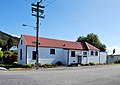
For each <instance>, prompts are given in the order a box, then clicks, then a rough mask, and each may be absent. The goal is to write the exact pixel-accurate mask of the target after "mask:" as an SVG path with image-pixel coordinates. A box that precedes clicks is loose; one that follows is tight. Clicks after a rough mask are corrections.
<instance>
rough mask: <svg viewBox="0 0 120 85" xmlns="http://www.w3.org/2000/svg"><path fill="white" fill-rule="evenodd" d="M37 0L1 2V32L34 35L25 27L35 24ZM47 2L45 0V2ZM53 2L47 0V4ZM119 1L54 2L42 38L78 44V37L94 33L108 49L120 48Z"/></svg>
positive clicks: (41, 28) (32, 31)
mask: <svg viewBox="0 0 120 85" xmlns="http://www.w3.org/2000/svg"><path fill="white" fill-rule="evenodd" d="M34 1H37V0H1V2H0V15H1V16H0V31H3V32H6V33H9V34H13V35H18V36H20V35H21V34H28V35H35V32H36V31H35V30H34V29H33V28H29V27H23V26H22V24H23V23H25V24H27V25H32V26H35V25H36V18H35V17H33V16H32V15H31V3H32V2H34ZM43 1H44V0H43ZM52 1H54V0H45V1H44V3H43V4H44V5H47V4H49V3H50V2H52ZM119 4H120V0H55V2H54V3H52V4H50V5H48V6H47V7H46V8H45V9H44V10H45V16H46V18H45V19H44V20H41V23H42V24H41V27H40V32H39V35H40V36H42V37H48V38H55V39H62V40H69V41H76V39H77V38H78V37H79V36H86V35H87V34H89V33H95V34H97V35H98V36H99V39H100V40H101V42H102V43H104V44H106V46H107V47H111V46H115V45H116V46H119V47H120V38H119V35H120V5H119Z"/></svg>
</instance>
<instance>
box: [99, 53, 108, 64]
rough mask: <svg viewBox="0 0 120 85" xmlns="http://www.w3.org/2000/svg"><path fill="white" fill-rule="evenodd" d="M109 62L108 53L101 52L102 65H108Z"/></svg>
mask: <svg viewBox="0 0 120 85" xmlns="http://www.w3.org/2000/svg"><path fill="white" fill-rule="evenodd" d="M106 60H107V53H106V52H100V63H101V64H103V63H106Z"/></svg>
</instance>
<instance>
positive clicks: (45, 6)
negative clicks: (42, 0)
mask: <svg viewBox="0 0 120 85" xmlns="http://www.w3.org/2000/svg"><path fill="white" fill-rule="evenodd" d="M55 1H56V0H53V1H52V2H50V3H48V4H47V5H46V6H45V7H47V6H50V5H51V4H53V3H54V2H55Z"/></svg>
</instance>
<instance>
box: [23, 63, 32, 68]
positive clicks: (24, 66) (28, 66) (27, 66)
mask: <svg viewBox="0 0 120 85" xmlns="http://www.w3.org/2000/svg"><path fill="white" fill-rule="evenodd" d="M22 68H31V64H25V65H22Z"/></svg>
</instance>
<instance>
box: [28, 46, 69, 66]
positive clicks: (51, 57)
mask: <svg viewBox="0 0 120 85" xmlns="http://www.w3.org/2000/svg"><path fill="white" fill-rule="evenodd" d="M27 48H28V49H27V52H28V53H27V54H28V63H29V64H35V62H36V60H32V52H33V51H35V47H27ZM50 49H55V54H50ZM57 61H61V62H62V63H63V64H65V65H66V64H67V63H66V61H67V51H64V50H63V49H59V48H43V47H40V48H39V63H41V64H46V63H49V64H55V63H56V62H57Z"/></svg>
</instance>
